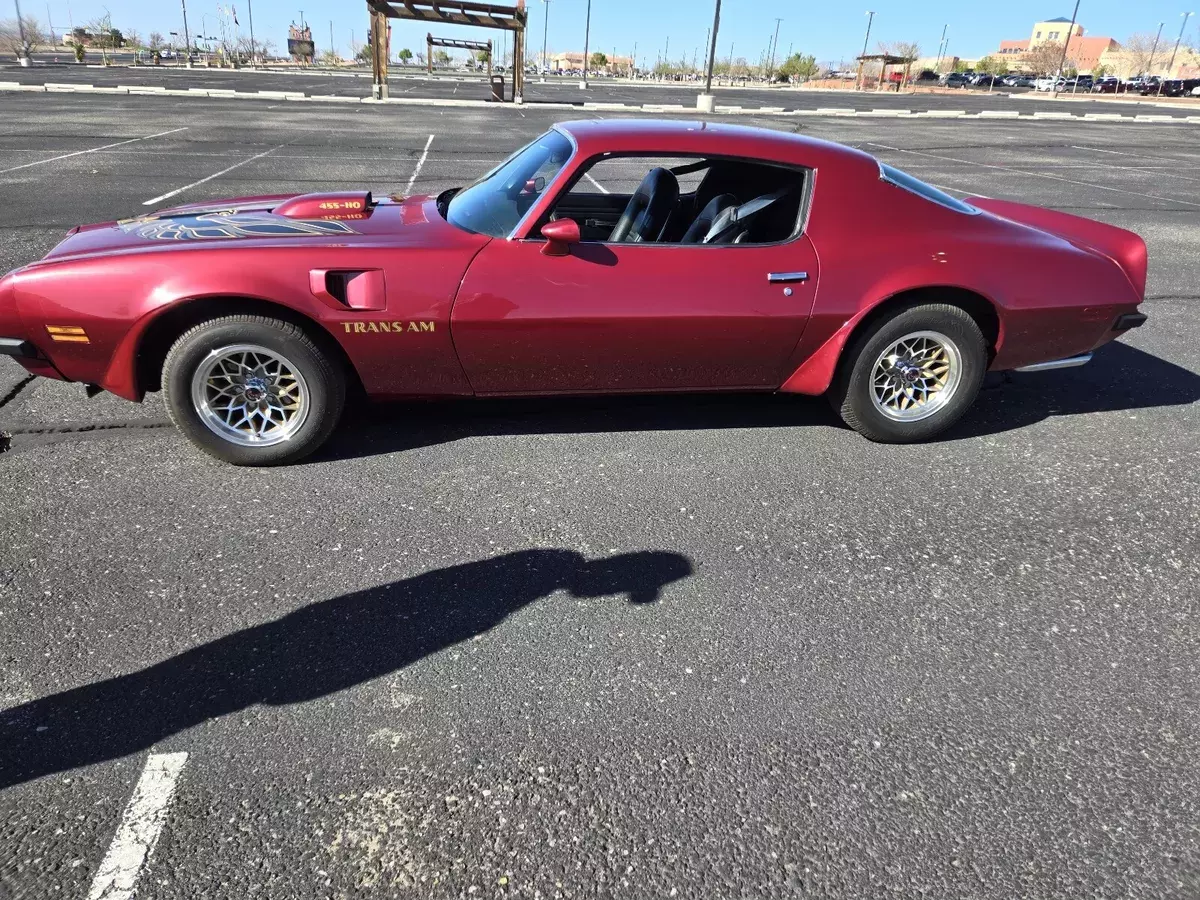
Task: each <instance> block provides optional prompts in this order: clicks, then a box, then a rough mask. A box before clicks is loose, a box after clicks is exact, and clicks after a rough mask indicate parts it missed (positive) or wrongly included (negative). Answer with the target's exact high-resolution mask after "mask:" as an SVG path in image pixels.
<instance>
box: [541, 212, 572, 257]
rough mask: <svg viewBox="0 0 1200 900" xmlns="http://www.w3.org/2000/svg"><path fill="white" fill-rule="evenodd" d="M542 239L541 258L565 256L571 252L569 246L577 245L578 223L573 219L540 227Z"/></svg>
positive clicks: (559, 220) (555, 221)
mask: <svg viewBox="0 0 1200 900" xmlns="http://www.w3.org/2000/svg"><path fill="white" fill-rule="evenodd" d="M542 237H544V238H545V239H546V245H545V246H544V247H542V255H543V256H566V255H567V254H568V253H570V252H571V247H570V245H571V244H578V243H579V223H578V222H576V221H575V220H574V219H556V220H554V221H553V222H547V223H546V224H545V225H543V226H542Z"/></svg>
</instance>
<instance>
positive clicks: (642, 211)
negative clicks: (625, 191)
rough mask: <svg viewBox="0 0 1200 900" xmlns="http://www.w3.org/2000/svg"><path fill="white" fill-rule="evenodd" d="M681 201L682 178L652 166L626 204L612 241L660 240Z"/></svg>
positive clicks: (610, 239)
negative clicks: (680, 181)
mask: <svg viewBox="0 0 1200 900" xmlns="http://www.w3.org/2000/svg"><path fill="white" fill-rule="evenodd" d="M678 201H679V179H677V178H676V177H675V176H674V175H673V174H671V172H670V171H668V170H667V169H663V168H657V167H656V168H653V169H651V170H650V171H649V172H647V173H646V177H645V178H643V179H642V183H641V184H639V185H638V187H637V190H636V191H634V192H633V196H632V197H630V198H629V202H628V203H627V204H625V211H624V212H623V213H621V218H620V219H618V220H617V224H616V227H614V228H613V230H612V234H610V235H609V236H608V240H609V242H610V243H614V244H616V243H623V242H629V243H635V242H637V241H657V240H658V239H659V238H660V237H661V236H662V231H663V228H664V227H666V224H667V219H668V218H670V216H671V211H672V210H673V209H675V204H676V203H677V202H678Z"/></svg>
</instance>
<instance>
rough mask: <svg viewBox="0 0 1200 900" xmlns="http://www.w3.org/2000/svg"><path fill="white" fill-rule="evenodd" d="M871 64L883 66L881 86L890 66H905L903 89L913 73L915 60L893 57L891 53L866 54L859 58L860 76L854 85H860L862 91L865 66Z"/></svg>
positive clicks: (901, 84) (901, 82)
mask: <svg viewBox="0 0 1200 900" xmlns="http://www.w3.org/2000/svg"><path fill="white" fill-rule="evenodd" d="M869 62H877V63H882V64H883V66H882V68H881V69H880V70H879V85H882V84H883V80H884V79H883V76H884V75H886V74H887V67H888V66H904V77H903V78H901V79H900V88H903V87H904V85H906V84H908V80H909V75H910V74H911V72H912V64H913V60H911V59H909V58H908V57H907V56H892V54H890V53H864V54H863V55H862V56H860V57H858V76H857V77H856V78H855V80H854V83H855V84H856V85H858V87H859V89H860V90H861V88H862V82H863V66H864V65H865V64H866V63H869ZM875 89H876V90H879V86H876V88H875ZM897 90H899V88H897Z"/></svg>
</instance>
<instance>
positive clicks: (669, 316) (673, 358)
mask: <svg viewBox="0 0 1200 900" xmlns="http://www.w3.org/2000/svg"><path fill="white" fill-rule="evenodd" d="M545 248H546V243H545V241H543V240H540V239H537V240H494V241H492V242H491V243H489V244H488V245H487V246H486V247H485V248H484V249H483V250H482V251H481V252H480V253H479V255H478V256H477V257H476V258H475V260H474V261H473V262H472V264H471V266H470V268H469V269H468V271H467V275H466V277H465V278H464V280H463V283H462V286H461V288H460V289H459V293H458V298H457V299H456V301H455V305H454V310H453V312H452V315H451V329H452V334H453V337H454V344H455V348H456V349H457V350H458V354H459V357H460V359H461V361H462V365H463V367H464V369H465V371H466V373H467V377H468V378H469V380H470V382H471V385H472V387H473V389H474V390H475V391H476V392H478V393H481V394H538V393H569V392H592V391H595V392H620V391H664V390H720V389H770V388H775V387H778V386H779V385H780V384H781V383H782V382H783V381H784V379H785V378H786V377H787V374H788V372H787V371H786V369H787V363H788V360H789V357H790V356H791V353H792V351H793V349H794V348H795V347H796V344H797V342H798V341H799V339H800V335H801V333H802V332H803V330H804V326H805V324H806V322H807V321H808V317H809V315H810V314H811V312H812V309H813V302H814V299H815V296H816V290H817V283H818V280H819V273H818V266H817V257H816V253H815V251H814V250H813V247H812V244H811V243H810V242H809V240H808V238H807V237H806V236H805V235H799V236H797V237H795V238H794V239H792V240H790V241H787V242H785V243H778V244H762V245H749V244H741V245H712V244H708V245H704V244H689V245H683V244H649V243H616V244H608V243H579V244H573V245H571V246H570V251H569V253H568V254H567V255H564V256H550V255H546V254H545V253H544V252H543V250H544V249H545Z"/></svg>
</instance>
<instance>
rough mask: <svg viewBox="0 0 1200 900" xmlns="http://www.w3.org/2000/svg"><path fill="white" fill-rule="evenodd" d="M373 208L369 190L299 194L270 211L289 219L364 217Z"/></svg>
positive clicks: (373, 203) (373, 202)
mask: <svg viewBox="0 0 1200 900" xmlns="http://www.w3.org/2000/svg"><path fill="white" fill-rule="evenodd" d="M374 209H375V201H374V200H372V199H371V192H370V191H338V192H332V193H328V194H301V195H300V196H298V197H292V198H291V199H290V200H285V201H284V202H283V203H281V204H279V205H278V206H277V207H275V209H273V210H272V212H273V213H274V214H275V215H277V216H285V217H287V218H289V219H365V218H367V217H368V216H370V215H371V212H372V211H373V210H374Z"/></svg>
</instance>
